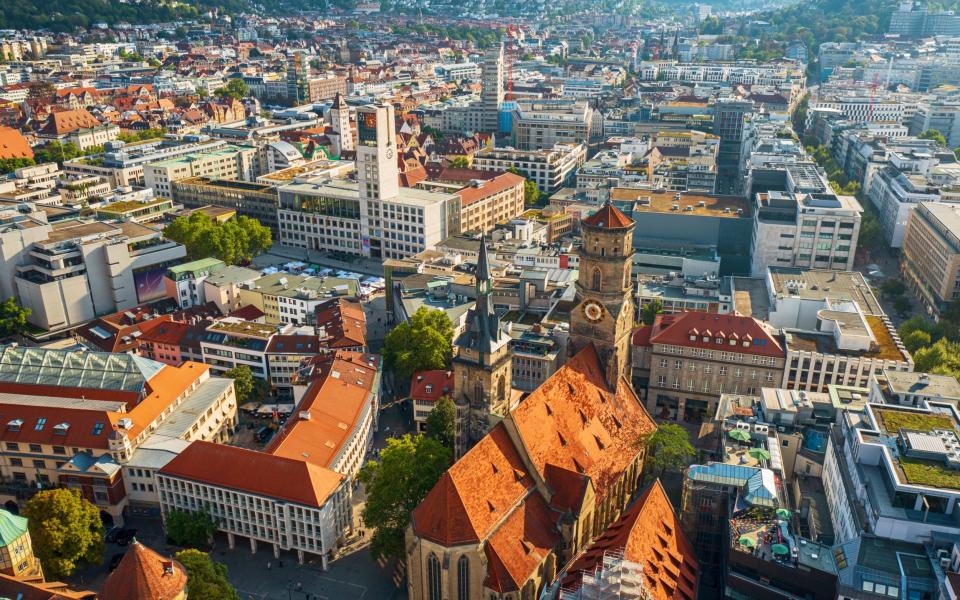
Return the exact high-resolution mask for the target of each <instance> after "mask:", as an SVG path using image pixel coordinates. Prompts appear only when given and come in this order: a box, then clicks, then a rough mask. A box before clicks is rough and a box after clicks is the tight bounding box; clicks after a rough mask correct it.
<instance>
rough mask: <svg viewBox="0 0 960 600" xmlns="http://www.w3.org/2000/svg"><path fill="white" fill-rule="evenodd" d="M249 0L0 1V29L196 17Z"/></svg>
mask: <svg viewBox="0 0 960 600" xmlns="http://www.w3.org/2000/svg"><path fill="white" fill-rule="evenodd" d="M249 7H250V3H249V2H248V1H247V0H183V1H182V2H181V1H164V0H141V1H140V2H126V3H121V2H118V1H116V0H55V1H51V0H0V29H44V28H47V29H51V30H53V31H73V30H74V29H76V28H78V27H89V26H90V25H93V24H95V23H101V22H103V23H107V24H108V25H113V24H116V23H120V22H127V23H158V22H167V21H176V20H190V19H195V18H196V17H197V16H199V15H200V14H201V13H203V12H206V11H207V10H209V9H211V8H216V9H219V10H220V11H225V12H228V13H236V12H241V11H243V10H244V9H249Z"/></svg>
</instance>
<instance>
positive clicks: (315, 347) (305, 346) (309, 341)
mask: <svg viewBox="0 0 960 600" xmlns="http://www.w3.org/2000/svg"><path fill="white" fill-rule="evenodd" d="M319 351H320V338H318V337H317V336H315V335H280V334H278V335H275V336H273V337H271V338H270V342H269V343H268V344H267V352H268V353H272V354H316V353H317V352H319Z"/></svg>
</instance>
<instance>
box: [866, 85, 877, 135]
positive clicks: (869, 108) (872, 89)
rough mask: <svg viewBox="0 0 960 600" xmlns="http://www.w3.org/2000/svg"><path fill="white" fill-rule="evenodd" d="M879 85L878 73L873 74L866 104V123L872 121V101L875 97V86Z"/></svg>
mask: <svg viewBox="0 0 960 600" xmlns="http://www.w3.org/2000/svg"><path fill="white" fill-rule="evenodd" d="M878 85H880V73H874V74H873V83H872V84H870V102H869V103H868V104H867V119H866V121H867V123H872V122H873V102H874V100H876V97H877V86H878Z"/></svg>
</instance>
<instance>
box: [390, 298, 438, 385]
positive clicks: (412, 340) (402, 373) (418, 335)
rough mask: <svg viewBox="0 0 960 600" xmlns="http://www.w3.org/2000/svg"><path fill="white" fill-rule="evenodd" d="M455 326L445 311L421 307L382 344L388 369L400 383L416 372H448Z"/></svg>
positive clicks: (393, 330) (391, 332) (395, 328)
mask: <svg viewBox="0 0 960 600" xmlns="http://www.w3.org/2000/svg"><path fill="white" fill-rule="evenodd" d="M452 343H453V324H452V323H450V319H449V318H448V317H447V314H446V313H445V312H443V311H442V310H435V309H431V308H427V307H425V306H424V307H421V308H420V309H419V310H417V312H415V313H414V314H413V317H411V319H410V320H409V321H407V322H405V323H401V324H400V325H397V326H396V327H394V328H393V329H392V330H390V332H389V333H388V334H387V336H386V338H385V339H384V342H383V356H384V359H385V360H386V363H387V365H388V366H389V367H390V368H391V369H392V370H393V372H394V373H395V374H396V375H397V376H398V377H400V378H401V379H407V378H409V377H410V376H411V375H412V374H413V373H414V372H416V371H430V370H433V369H445V368H447V365H448V364H449V362H450V355H451V353H452V345H451V344H452Z"/></svg>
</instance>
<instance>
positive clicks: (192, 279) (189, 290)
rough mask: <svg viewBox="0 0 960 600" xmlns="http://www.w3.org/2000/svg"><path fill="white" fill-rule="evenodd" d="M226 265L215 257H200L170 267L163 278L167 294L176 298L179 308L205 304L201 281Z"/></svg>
mask: <svg viewBox="0 0 960 600" xmlns="http://www.w3.org/2000/svg"><path fill="white" fill-rule="evenodd" d="M226 266H227V265H226V264H225V263H224V262H223V261H222V260H219V259H216V258H201V259H199V260H194V261H191V262H188V263H183V264H179V265H176V266H174V267H170V268H169V269H168V270H167V274H166V278H165V279H164V287H165V288H166V291H167V296H168V297H170V298H173V299H174V300H176V302H177V305H178V306H179V307H180V308H190V307H192V306H202V305H204V304H206V303H207V298H206V295H205V294H204V288H203V281H204V280H205V279H206V278H207V277H209V276H210V275H213V274H214V273H217V272H219V271H221V270H223V269H224V268H225V267H226Z"/></svg>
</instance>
